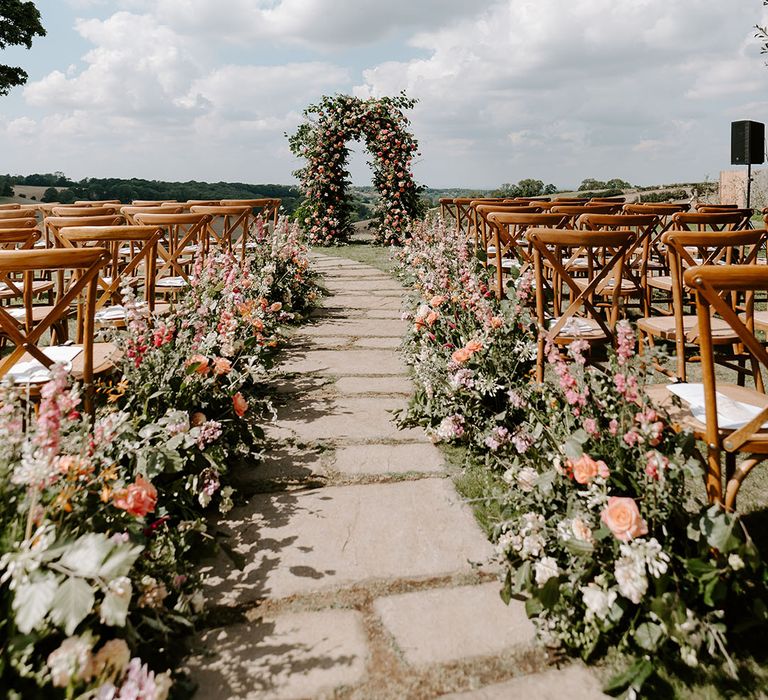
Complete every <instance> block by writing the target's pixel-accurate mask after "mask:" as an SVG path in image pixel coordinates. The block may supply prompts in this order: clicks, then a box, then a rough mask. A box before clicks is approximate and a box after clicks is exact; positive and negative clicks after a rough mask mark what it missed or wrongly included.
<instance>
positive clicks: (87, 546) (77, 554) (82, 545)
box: [59, 532, 113, 578]
mask: <svg viewBox="0 0 768 700" xmlns="http://www.w3.org/2000/svg"><path fill="white" fill-rule="evenodd" d="M112 547H113V543H112V542H110V541H109V540H108V539H107V536H106V535H104V534H103V533H100V532H92V533H89V534H87V535H82V536H81V537H78V538H77V539H76V540H75V541H74V542H73V543H72V544H71V545H69V546H68V547H67V548H66V550H65V551H64V554H62V556H61V559H59V563H60V564H61V565H62V566H64V567H66V568H67V569H68V570H69V571H71V572H72V573H73V574H74V575H75V576H83V577H86V578H93V577H95V576H98V574H99V570H100V569H101V565H102V562H103V561H104V559H105V558H106V557H107V556H108V555H109V552H110V550H111V549H112Z"/></svg>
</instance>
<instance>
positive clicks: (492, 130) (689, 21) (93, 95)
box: [0, 0, 768, 188]
mask: <svg viewBox="0 0 768 700" xmlns="http://www.w3.org/2000/svg"><path fill="white" fill-rule="evenodd" d="M36 4H37V5H38V7H39V8H40V11H41V13H42V16H43V23H44V25H45V27H46V29H47V31H48V36H47V37H45V38H44V39H38V40H36V42H35V43H34V45H33V48H32V50H31V51H26V50H25V49H9V50H6V51H5V52H0V63H8V64H11V65H22V66H23V67H25V69H26V70H27V71H28V73H29V75H30V80H29V83H28V84H27V86H26V87H24V88H17V89H15V90H14V91H13V92H12V93H11V94H10V95H9V96H8V97H5V98H0V172H12V173H30V172H42V171H54V170H61V171H64V172H65V173H67V174H68V175H69V176H71V177H74V178H76V179H80V178H82V177H87V176H92V177H108V176H114V177H146V178H150V179H173V180H190V179H196V180H209V181H212V180H239V181H246V182H276V183H291V182H293V181H294V180H293V177H292V175H291V172H292V170H294V169H295V168H296V167H297V166H298V162H297V161H296V160H295V159H293V157H292V156H291V154H290V152H289V150H288V146H287V140H286V138H285V137H284V133H285V132H286V131H288V132H290V131H292V130H293V129H295V127H296V125H297V124H298V123H299V121H300V119H301V110H302V109H303V108H304V107H305V106H306V105H307V104H309V103H311V102H314V101H316V100H318V98H319V97H320V96H321V95H323V94H332V93H336V92H340V93H353V94H355V95H359V96H364V97H367V96H379V95H386V94H396V93H398V92H400V91H401V90H406V91H407V93H408V94H409V95H410V96H412V97H415V98H418V100H419V104H418V106H417V108H416V109H415V110H414V111H413V113H412V120H413V128H414V130H415V132H416V135H417V137H418V139H419V142H420V144H421V152H422V155H421V158H420V159H419V162H418V163H417V165H416V175H417V178H418V179H419V180H420V181H421V182H423V183H425V184H427V185H430V186H432V187H449V186H466V187H478V188H479V187H494V186H497V185H499V184H501V183H502V182H516V181H517V180H519V179H521V178H523V177H535V178H539V179H542V180H544V181H546V182H554V183H555V184H557V185H560V186H569V185H574V184H577V183H579V182H580V181H581V180H582V179H584V178H585V177H595V178H599V179H608V178H611V177H621V178H623V179H627V180H630V181H631V182H633V183H636V184H653V183H660V182H673V181H680V180H698V179H702V178H704V177H707V176H708V177H709V178H710V179H716V178H717V176H718V173H719V171H720V170H721V169H723V168H728V167H730V166H729V159H730V153H729V148H730V145H729V144H730V126H729V123H730V122H731V121H733V120H736V119H754V120H757V121H768V67H766V65H765V59H766V57H763V56H761V55H760V43H759V41H758V40H757V39H755V38H754V30H753V28H752V27H753V25H754V24H756V23H768V13H766V10H765V9H764V8H763V5H762V2H761V0H725V1H724V0H472V1H470V2H467V0H111V1H110V0H40V1H39V2H37V3H36ZM356 151H357V153H356V155H355V157H354V160H353V162H352V172H353V179H354V180H355V182H356V183H357V184H366V183H367V181H368V179H369V173H368V169H367V167H366V165H365V156H364V149H363V148H362V147H361V146H359V147H356Z"/></svg>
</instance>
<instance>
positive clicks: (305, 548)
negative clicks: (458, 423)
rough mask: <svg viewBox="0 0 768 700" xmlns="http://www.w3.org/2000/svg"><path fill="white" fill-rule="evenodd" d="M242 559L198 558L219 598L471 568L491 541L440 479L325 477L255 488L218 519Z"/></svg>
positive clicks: (209, 591)
mask: <svg viewBox="0 0 768 700" xmlns="http://www.w3.org/2000/svg"><path fill="white" fill-rule="evenodd" d="M218 525H219V527H220V528H221V529H223V530H225V531H228V532H230V533H231V534H232V536H231V538H230V540H229V544H230V546H232V547H233V548H234V550H235V551H236V552H238V553H239V554H240V555H241V556H242V557H243V559H244V568H243V569H242V570H240V569H237V568H236V565H235V564H234V563H233V562H232V561H231V560H230V559H229V557H227V556H225V555H224V554H223V553H222V554H221V555H220V556H219V557H217V558H216V559H215V560H213V561H209V562H207V563H204V564H203V566H202V572H203V575H204V576H205V578H206V580H205V592H206V597H207V599H208V600H210V601H215V602H216V603H217V604H218V605H242V604H247V603H252V602H254V601H257V600H260V599H263V598H271V599H279V598H284V597H286V596H291V595H294V594H300V593H310V592H314V591H318V590H324V589H325V590H327V589H330V588H334V587H338V586H349V585H352V584H356V583H363V582H366V581H371V580H376V579H391V580H396V579H421V578H429V577H433V576H444V575H449V574H454V573H469V572H471V571H473V567H472V566H471V564H470V561H473V562H485V561H487V560H488V559H489V557H490V556H492V554H493V548H492V546H491V544H490V543H489V542H488V540H487V539H486V537H485V535H484V534H483V532H482V531H481V530H480V528H479V526H478V525H477V523H476V522H475V519H474V516H473V515H472V512H471V510H470V508H469V507H468V506H467V505H466V504H465V503H463V502H462V500H461V498H460V497H459V496H458V494H457V493H456V491H455V490H454V488H453V485H452V484H451V482H450V480H448V479H420V480H417V481H405V482H397V483H390V484H367V485H355V486H337V487H327V488H324V489H316V490H309V491H294V492H289V493H280V494H260V495H256V496H254V497H253V498H252V499H251V500H250V502H249V503H248V504H247V505H245V506H240V507H237V508H234V509H233V510H232V511H230V513H229V514H228V515H226V516H224V517H222V519H221V520H220V521H219V523H218Z"/></svg>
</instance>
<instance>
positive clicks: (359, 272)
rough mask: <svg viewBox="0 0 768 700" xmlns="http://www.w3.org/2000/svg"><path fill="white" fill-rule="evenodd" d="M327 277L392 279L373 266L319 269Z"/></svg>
mask: <svg viewBox="0 0 768 700" xmlns="http://www.w3.org/2000/svg"><path fill="white" fill-rule="evenodd" d="M320 272H322V273H323V274H324V275H325V276H326V278H328V279H333V278H337V279H340V278H341V279H356V278H357V279H379V280H392V279H394V278H393V277H392V275H388V274H387V273H386V272H382V271H381V270H377V269H376V268H375V267H339V268H335V269H330V268H324V269H323V270H320Z"/></svg>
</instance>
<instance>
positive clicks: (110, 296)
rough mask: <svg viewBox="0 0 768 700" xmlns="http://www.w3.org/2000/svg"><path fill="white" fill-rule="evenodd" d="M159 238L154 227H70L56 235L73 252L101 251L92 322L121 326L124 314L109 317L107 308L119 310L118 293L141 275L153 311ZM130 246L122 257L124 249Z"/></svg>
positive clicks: (160, 231)
mask: <svg viewBox="0 0 768 700" xmlns="http://www.w3.org/2000/svg"><path fill="white" fill-rule="evenodd" d="M161 234H162V229H161V228H159V227H158V226H74V227H65V228H63V229H61V231H60V235H61V237H62V238H64V239H65V240H67V241H69V243H70V244H71V245H73V246H75V247H77V248H103V249H104V250H106V252H107V255H108V256H109V257H108V260H106V261H105V262H104V264H103V266H102V268H101V270H100V271H99V276H98V278H97V281H98V289H97V292H98V295H99V296H98V298H97V299H96V320H97V321H98V322H99V323H104V322H105V321H114V322H115V323H114V324H113V325H122V324H123V323H124V321H125V314H124V313H123V315H122V316H120V317H111V316H110V314H109V312H108V309H107V308H106V307H108V306H112V305H114V306H116V307H120V308H122V306H121V304H122V297H121V289H122V288H123V287H124V286H125V285H135V284H137V283H138V281H139V280H138V277H137V275H138V274H139V273H140V272H142V271H143V273H144V281H143V286H144V296H145V301H146V304H147V307H148V310H149V312H150V313H151V312H152V311H154V303H155V266H156V261H157V245H158V241H159V239H160V236H161ZM126 244H127V245H129V246H130V251H131V252H130V254H128V255H126V253H125V246H126Z"/></svg>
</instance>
